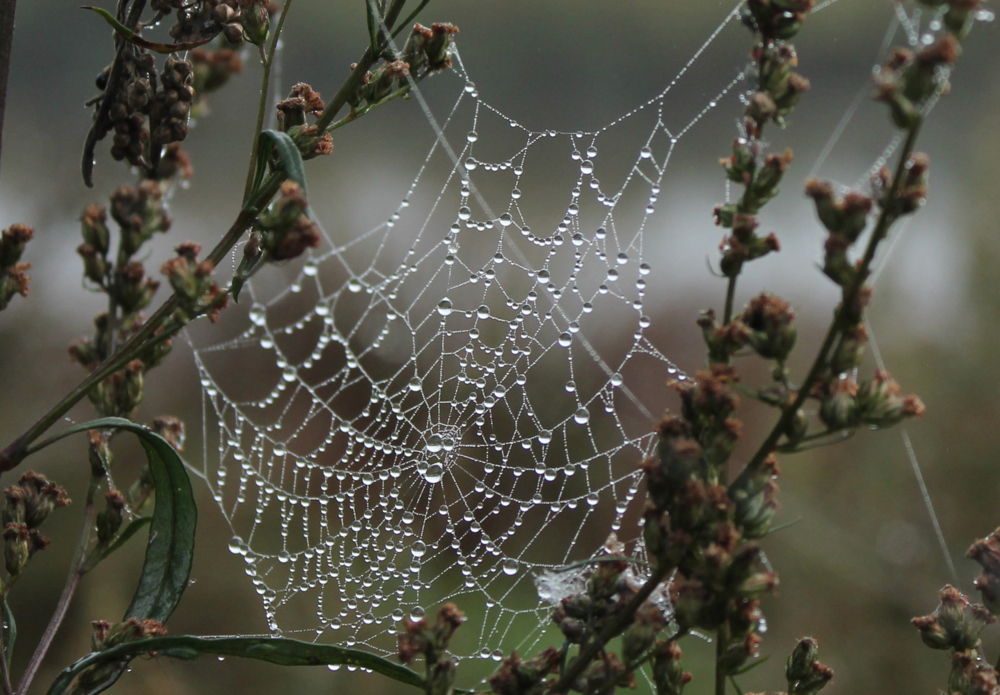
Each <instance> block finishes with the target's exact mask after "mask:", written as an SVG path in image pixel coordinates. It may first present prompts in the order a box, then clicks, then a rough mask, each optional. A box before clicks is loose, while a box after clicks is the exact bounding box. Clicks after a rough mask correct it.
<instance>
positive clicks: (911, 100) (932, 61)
mask: <svg viewBox="0 0 1000 695" xmlns="http://www.w3.org/2000/svg"><path fill="white" fill-rule="evenodd" d="M961 54H962V49H961V46H960V45H959V41H958V38H956V36H955V35H954V34H951V33H947V34H943V35H942V36H940V37H939V38H938V39H937V41H935V42H934V43H932V44H931V45H929V46H925V47H924V48H922V49H920V51H918V52H917V53H913V52H912V51H910V50H909V49H907V48H896V49H895V50H894V51H893V52H892V54H891V55H890V56H889V58H888V60H887V61H886V62H885V64H884V65H883V66H882V67H881V69H880V70H879V71H878V73H876V75H875V88H876V95H875V98H876V100H877V101H881V102H883V103H885V104H886V105H888V107H889V111H890V113H891V114H892V120H893V122H894V123H895V124H896V126H897V127H899V128H902V129H904V130H909V129H911V128H913V127H914V126H915V125H916V124H917V123H918V122H919V121H920V119H921V117H922V114H923V109H924V106H925V105H926V103H927V101H928V100H929V99H930V98H931V97H933V96H934V95H936V94H944V93H947V92H948V91H949V89H950V85H949V83H948V74H949V72H950V68H951V66H952V65H954V64H955V62H956V61H957V60H958V58H959V56H960V55H961Z"/></svg>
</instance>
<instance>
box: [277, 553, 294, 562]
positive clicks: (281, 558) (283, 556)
mask: <svg viewBox="0 0 1000 695" xmlns="http://www.w3.org/2000/svg"><path fill="white" fill-rule="evenodd" d="M291 559H292V554H291V553H289V552H288V551H287V550H282V551H281V552H280V553H278V562H280V563H281V564H283V565H284V564H286V563H287V562H288V561H289V560H291Z"/></svg>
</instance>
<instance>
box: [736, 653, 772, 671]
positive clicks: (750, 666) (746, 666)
mask: <svg viewBox="0 0 1000 695" xmlns="http://www.w3.org/2000/svg"><path fill="white" fill-rule="evenodd" d="M770 658H771V655H770V654H768V655H766V656H762V657H760V658H759V659H754V660H753V661H751V662H750V663H747V664H743V665H742V666H740V667H739V668H738V669H736V670H735V671H733V672H732V673H731V674H729V675H730V676H742V675H743V674H744V673H749V672H750V671H753V670H754V669H755V668H757V667H758V666H760V665H761V664H763V663H764V662H765V661H767V660H768V659H770Z"/></svg>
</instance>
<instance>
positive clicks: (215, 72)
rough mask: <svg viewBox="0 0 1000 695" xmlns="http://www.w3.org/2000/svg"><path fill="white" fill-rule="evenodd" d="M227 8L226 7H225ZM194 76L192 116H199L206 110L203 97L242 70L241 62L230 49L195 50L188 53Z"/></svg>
mask: <svg viewBox="0 0 1000 695" xmlns="http://www.w3.org/2000/svg"><path fill="white" fill-rule="evenodd" d="M225 7H228V5H225ZM190 57H191V65H192V67H193V69H194V75H193V79H192V82H191V86H192V87H193V88H194V93H195V95H196V96H197V99H196V101H195V104H194V109H196V111H193V112H192V115H200V114H202V113H204V112H205V111H206V110H207V109H206V106H205V101H204V100H205V95H206V94H208V93H210V92H214V91H216V90H218V89H220V88H221V87H222V86H223V85H224V84H226V83H227V82H228V81H229V78H231V77H232V76H233V75H235V74H237V73H239V72H241V71H242V70H243V61H242V60H241V59H240V56H239V54H238V53H237V52H236V51H234V50H233V49H231V48H220V49H218V50H214V51H211V50H206V49H204V48H196V49H194V50H193V51H191V53H190Z"/></svg>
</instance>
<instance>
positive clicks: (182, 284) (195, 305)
mask: <svg viewBox="0 0 1000 695" xmlns="http://www.w3.org/2000/svg"><path fill="white" fill-rule="evenodd" d="M175 250H176V251H177V255H176V256H175V257H174V258H171V259H170V260H169V261H167V262H166V263H164V264H163V267H162V268H161V269H160V272H162V273H163V274H164V275H165V276H166V277H167V280H168V281H169V282H170V286H171V287H172V288H173V289H174V292H175V293H176V296H177V297H178V299H179V300H180V307H179V308H178V309H177V312H178V314H179V315H180V316H179V318H180V319H181V321H182V322H183V323H188V322H189V321H191V320H193V319H195V318H197V317H199V316H208V319H209V320H210V321H211V322H212V323H215V322H216V321H218V320H219V312H220V311H222V310H223V309H225V308H226V305H227V304H228V302H229V297H228V295H227V294H226V293H225V292H223V291H222V290H221V289H220V288H219V286H218V285H217V284H215V281H214V280H213V279H212V272H213V271H214V270H215V263H213V262H212V261H211V260H209V259H205V260H203V261H199V260H198V254H199V253H201V245H200V244H196V243H194V242H192V241H189V242H185V243H183V244H181V245H180V246H178V247H177V248H176V249H175Z"/></svg>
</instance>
